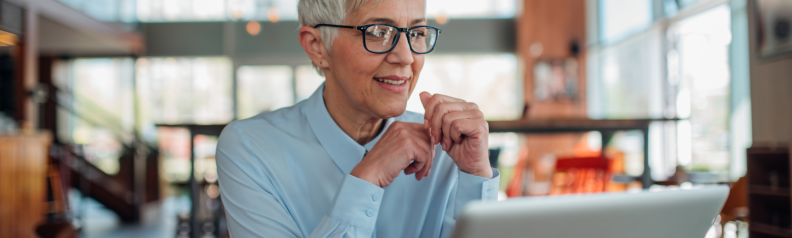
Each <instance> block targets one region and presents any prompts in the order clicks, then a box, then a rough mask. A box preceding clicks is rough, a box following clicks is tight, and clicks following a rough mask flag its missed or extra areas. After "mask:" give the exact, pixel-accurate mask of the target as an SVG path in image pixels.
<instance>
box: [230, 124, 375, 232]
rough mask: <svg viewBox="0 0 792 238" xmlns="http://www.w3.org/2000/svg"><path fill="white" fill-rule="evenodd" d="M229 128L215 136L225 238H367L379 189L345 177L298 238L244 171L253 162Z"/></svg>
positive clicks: (268, 187)
mask: <svg viewBox="0 0 792 238" xmlns="http://www.w3.org/2000/svg"><path fill="white" fill-rule="evenodd" d="M232 126H233V125H229V126H228V127H227V128H226V130H224V131H223V133H222V135H221V136H220V140H219V143H218V147H217V155H216V157H217V169H218V171H217V172H218V176H219V183H220V193H221V198H222V200H223V205H224V207H225V212H226V217H227V223H228V229H229V232H230V234H231V237H306V236H309V237H372V234H373V231H374V225H375V223H376V221H377V216H378V215H379V208H380V203H381V200H382V199H381V198H382V195H383V194H384V192H385V190H384V189H383V188H380V187H378V186H376V185H374V184H371V183H369V182H366V181H365V180H362V179H359V178H356V177H354V176H352V175H346V177H345V178H344V182H343V184H342V185H341V188H340V189H339V191H338V192H337V193H336V197H335V201H334V205H333V207H332V209H331V210H330V213H329V214H327V215H325V216H324V217H323V218H322V220H321V222H319V225H318V226H317V227H311V228H306V229H304V230H308V231H312V232H311V233H310V234H303V232H302V231H301V229H300V227H299V226H298V225H297V223H296V222H295V220H294V218H293V217H292V215H291V214H290V213H289V211H288V209H287V208H286V206H285V203H284V202H283V201H282V199H281V196H280V194H278V192H277V191H276V190H275V189H274V188H273V186H272V182H271V181H270V180H269V178H267V177H266V176H261V175H258V176H256V175H257V174H255V173H256V172H255V171H254V170H252V169H250V168H254V166H253V164H254V163H252V162H251V161H253V159H255V156H254V155H252V154H251V153H249V151H250V148H246V147H247V146H248V145H247V144H248V143H246V141H245V140H244V138H242V137H240V136H239V132H237V131H236V130H235V129H234V128H233V127H232ZM259 173H260V172H259ZM254 178H255V179H254Z"/></svg>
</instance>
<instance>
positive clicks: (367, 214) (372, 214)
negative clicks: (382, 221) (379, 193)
mask: <svg viewBox="0 0 792 238" xmlns="http://www.w3.org/2000/svg"><path fill="white" fill-rule="evenodd" d="M366 216H368V217H372V216H374V209H368V210H366Z"/></svg>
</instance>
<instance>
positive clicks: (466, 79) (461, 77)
mask: <svg viewBox="0 0 792 238" xmlns="http://www.w3.org/2000/svg"><path fill="white" fill-rule="evenodd" d="M517 65H518V61H517V57H516V56H514V55H511V54H502V55H427V56H426V61H425V63H424V67H423V70H422V71H421V76H420V79H419V82H418V85H416V86H415V89H414V91H413V94H412V96H411V97H410V99H409V100H408V101H407V110H409V111H414V112H418V113H423V112H424V108H423V105H422V104H421V99H420V97H419V96H418V94H419V93H421V92H423V91H427V92H429V93H432V94H435V93H440V94H445V95H449V96H452V97H457V98H462V99H464V100H466V101H469V102H474V103H476V104H478V106H479V108H480V109H481V111H482V112H483V113H484V116H485V117H486V118H487V120H516V119H518V118H520V116H521V115H522V110H523V101H524V100H523V94H522V83H521V82H522V77H521V75H520V74H519V72H518V67H517Z"/></svg>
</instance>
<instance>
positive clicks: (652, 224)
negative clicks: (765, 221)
mask: <svg viewBox="0 0 792 238" xmlns="http://www.w3.org/2000/svg"><path fill="white" fill-rule="evenodd" d="M728 195H729V188H728V187H727V186H710V187H700V188H691V189H676V190H663V191H646V190H644V191H640V192H622V193H601V194H585V195H561V196H545V197H526V198H516V199H509V200H506V201H503V202H497V203H480V202H473V203H470V204H467V205H466V206H465V207H464V208H463V210H462V213H461V215H460V216H459V219H457V225H456V227H455V230H454V235H453V237H455V238H473V237H507V238H508V237H527V238H577V237H586V238H634V237H641V238H668V237H675V238H687V237H690V238H703V237H704V236H705V234H706V233H707V231H708V230H709V228H710V227H711V226H712V224H713V222H714V220H715V218H716V217H717V215H718V213H719V212H720V210H721V208H722V207H723V204H724V203H725V202H726V197H727V196H728Z"/></svg>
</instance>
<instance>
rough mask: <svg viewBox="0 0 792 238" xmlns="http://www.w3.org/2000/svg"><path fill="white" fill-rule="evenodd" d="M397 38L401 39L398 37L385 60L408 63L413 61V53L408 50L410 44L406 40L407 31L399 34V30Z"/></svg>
mask: <svg viewBox="0 0 792 238" xmlns="http://www.w3.org/2000/svg"><path fill="white" fill-rule="evenodd" d="M399 38H401V39H399V42H397V43H396V46H394V47H393V50H391V51H390V52H388V56H387V57H385V60H386V61H387V62H388V63H391V64H401V65H410V64H412V63H413V61H415V59H414V58H413V53H412V51H411V50H410V45H409V44H408V42H407V41H409V40H410V39H409V38H408V37H407V33H405V34H401V32H399Z"/></svg>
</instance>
